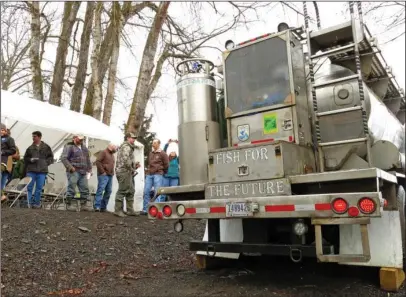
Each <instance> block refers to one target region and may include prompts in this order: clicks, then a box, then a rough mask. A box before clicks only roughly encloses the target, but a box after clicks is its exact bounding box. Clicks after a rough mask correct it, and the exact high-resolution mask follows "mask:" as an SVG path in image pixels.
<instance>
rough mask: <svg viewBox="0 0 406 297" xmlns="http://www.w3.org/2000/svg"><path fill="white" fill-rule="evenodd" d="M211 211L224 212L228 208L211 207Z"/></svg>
mask: <svg viewBox="0 0 406 297" xmlns="http://www.w3.org/2000/svg"><path fill="white" fill-rule="evenodd" d="M210 212H211V213H222V212H226V208H225V207H224V206H218V207H210Z"/></svg>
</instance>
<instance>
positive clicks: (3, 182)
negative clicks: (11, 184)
mask: <svg viewBox="0 0 406 297" xmlns="http://www.w3.org/2000/svg"><path fill="white" fill-rule="evenodd" d="M9 176H10V173H8V172H7V171H3V172H2V173H1V189H0V190H3V189H4V187H5V186H6V185H7V182H8V178H9Z"/></svg>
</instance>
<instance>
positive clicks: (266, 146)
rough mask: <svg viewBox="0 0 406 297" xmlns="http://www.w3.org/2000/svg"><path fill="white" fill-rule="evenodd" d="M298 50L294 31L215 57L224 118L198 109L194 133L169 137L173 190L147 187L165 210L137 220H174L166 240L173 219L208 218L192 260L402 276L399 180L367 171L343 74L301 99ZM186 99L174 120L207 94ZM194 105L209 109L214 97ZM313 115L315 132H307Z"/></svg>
mask: <svg viewBox="0 0 406 297" xmlns="http://www.w3.org/2000/svg"><path fill="white" fill-rule="evenodd" d="M347 25H348V24H347ZM348 26H350V28H351V26H353V23H350V24H349V25H348ZM347 29H348V28H347ZM326 30H327V29H326ZM334 30H336V29H334V28H333V29H331V30H330V31H328V30H327V31H325V32H324V33H323V34H325V35H326V36H327V35H328V34H330V35H331V34H333V35H334V34H336V33H335V31H334ZM340 30H341V29H340ZM350 32H351V31H350ZM320 34H321V33H320ZM299 35H300V34H299ZM330 35H328V36H327V37H329V38H330V37H331V36H330ZM317 36H318V37H320V36H321V35H317ZM334 36H335V35H334ZM327 37H326V38H327ZM327 39H328V38H327ZM330 39H331V38H330ZM301 41H303V39H301V38H300V37H298V31H297V30H285V31H283V32H278V33H275V34H267V35H263V36H260V37H259V38H257V39H253V40H250V41H249V42H248V43H242V44H239V45H237V46H235V47H234V48H232V49H228V50H227V51H225V52H224V54H223V60H224V63H223V69H224V86H225V99H226V100H225V103H224V104H225V106H224V107H223V108H222V109H224V114H217V116H209V114H210V113H208V112H206V110H212V109H207V108H203V107H202V108H200V109H199V110H203V111H204V115H205V116H202V115H201V117H200V118H199V117H198V116H196V114H199V110H197V109H193V110H189V112H190V113H191V114H194V119H195V123H193V124H191V123H184V122H181V123H180V128H179V131H180V132H179V134H180V135H183V137H180V140H181V142H182V143H183V145H184V147H183V149H182V147H180V151H179V153H180V162H181V164H180V165H181V175H182V172H184V173H183V177H182V176H181V186H179V187H172V188H161V189H158V193H157V195H166V197H167V198H168V200H167V202H162V203H155V202H154V201H152V202H151V203H150V205H149V209H148V216H149V218H150V219H161V220H171V221H174V223H175V224H174V228H175V230H176V231H177V232H181V231H182V230H183V224H182V222H183V221H184V220H188V219H205V220H207V225H206V233H205V235H204V238H203V240H201V241H192V242H191V243H190V249H191V250H192V251H197V252H198V253H197V254H198V259H200V260H201V259H206V260H207V259H208V257H210V259H211V258H216V257H223V258H234V259H236V258H238V257H239V255H240V254H247V255H264V254H267V255H277V256H282V255H284V256H289V257H290V258H291V259H292V261H295V262H298V261H300V260H301V259H302V257H315V258H317V259H318V260H319V261H321V262H336V263H339V264H348V265H364V266H376V267H391V268H394V269H401V268H402V267H403V263H404V262H403V256H404V253H403V250H402V249H404V247H405V244H404V241H405V235H404V233H405V219H404V217H405V202H404V200H405V197H404V190H403V188H402V187H400V186H399V183H400V182H402V183H404V175H403V174H401V173H399V172H395V171H393V172H389V171H388V170H386V171H385V170H382V169H380V168H378V166H376V165H374V164H377V163H373V162H372V161H371V158H370V157H369V156H370V153H371V150H370V147H369V146H370V138H369V135H368V134H369V133H371V132H370V131H368V130H366V129H365V126H364V124H365V117H368V116H369V114H370V113H371V112H372V111H367V112H366V113H364V111H363V109H362V104H364V103H363V100H366V99H365V98H362V97H361V96H360V93H361V92H360V90H359V83H358V82H357V78H356V77H355V76H354V75H352V76H351V75H350V76H348V77H346V78H345V79H344V78H342V77H341V78H340V75H341V76H342V75H346V73H348V71H349V72H350V73H351V71H350V70H348V69H346V68H344V67H342V66H337V65H333V66H334V67H336V68H334V67H333V66H332V67H330V68H327V70H328V71H330V72H327V74H324V76H322V77H321V79H320V80H319V83H318V89H317V94H318V96H319V97H318V98H316V97H315V95H314V96H313V94H310V93H311V92H310V88H309V86H308V81H307V74H306V73H307V70H306V67H305V63H306V61H307V60H306V58H305V54H304V52H303V46H302V43H301ZM182 63H186V62H182ZM337 67H338V68H337ZM205 68H206V69H208V68H209V67H205ZM337 69H338V70H337ZM207 74H208V71H206V72H205V73H204V74H203V76H204V75H207ZM181 75H184V76H188V75H189V74H187V75H186V74H185V73H181ZM193 75H195V74H193ZM337 76H338V78H337ZM326 78H328V79H330V81H328V82H326ZM331 78H334V79H331ZM323 79H324V81H323ZM180 81H182V78H180ZM191 84H192V83H190V84H189V85H188V87H190V86H191ZM201 84H202V88H207V85H210V84H209V83H207V82H206V83H205V82H204V81H202V82H201ZM204 84H206V86H203V85H204ZM184 85H185V84H183V86H184ZM212 85H214V84H212ZM193 87H194V88H198V87H197V86H196V85H195V86H193ZM313 88H314V87H313ZM188 94H191V92H190V91H188V90H181V89H180V91H178V97H179V102H180V103H179V110H180V112H185V104H186V105H187V102H188V101H192V100H197V99H196V98H198V96H203V95H202V94H207V92H206V91H204V92H203V91H202V92H195V93H194V94H195V96H196V97H194V99H192V98H191V97H190V96H189V95H188ZM213 94H214V93H213ZM367 95H368V93H366V94H363V96H367ZM315 98H316V100H317V102H314V100H315ZM368 98H369V97H368ZM368 98H367V99H368ZM198 99H199V100H197V101H199V102H205V101H206V102H211V103H210V106H215V104H213V101H214V99H213V98H209V99H207V100H206V99H205V98H198ZM312 99H313V100H312ZM368 100H369V99H368ZM219 102H223V101H221V100H219ZM317 103H318V104H319V105H320V106H321V109H322V110H321V111H318V110H317ZM312 105H313V110H312V108H311V107H312ZM189 106H192V105H189ZM314 106H316V108H315V107H314ZM315 113H317V116H319V117H323V119H322V120H323V122H322V120H320V122H318V121H316V122H315V120H314V118H315ZM212 114H216V112H214V111H213V113H212ZM190 118H191V117H190ZM198 118H199V119H198ZM210 121H212V122H213V123H212V122H210ZM321 122H322V123H323V125H322V126H320V123H321ZM218 123H224V125H225V128H226V129H225V130H226V132H227V133H226V135H225V136H224V137H225V138H226V139H221V138H220V136H221V135H224V133H218V132H213V131H215V130H216V129H223V128H224V127H220V126H219V125H218ZM199 125H200V126H201V127H199V128H196V129H194V128H193V127H198V126H199ZM375 126H376V125H375ZM204 127H206V128H204ZM186 130H187V131H188V133H186V132H185V131H186ZM221 131H223V130H221ZM396 131H397V130H396ZM403 132H404V128H403ZM363 133H365V135H364V134H363ZM372 134H373V133H372ZM322 137H323V138H324V139H328V141H325V142H321V141H320V138H322ZM375 137H376V134H375ZM316 139H317V141H316ZM224 140H226V141H224ZM223 143H226V144H227V145H222V144H223ZM381 144H382V143H381ZM384 145H387V143H386V144H384ZM195 147H196V150H194V149H195ZM391 148H392V146H391ZM182 150H183V151H182ZM394 151H395V153H397V154H399V150H397V148H396V147H395V149H394ZM197 152H198V153H197ZM205 152H206V153H205ZM321 152H322V153H321ZM403 154H404V152H403ZM184 156H187V157H184ZM378 157H379V161H382V160H384V161H387V160H389V159H390V158H386V156H385V155H382V154H381V155H378ZM391 157H393V156H391ZM396 158H397V155H396V156H395V158H392V159H391V160H395V161H396ZM391 162H392V161H391ZM383 163H388V162H381V164H383ZM371 164H372V165H371ZM394 166H395V167H396V165H395V164H394ZM182 168H183V171H182ZM185 168H187V170H186V169H185ZM384 169H387V168H384ZM186 172H187V174H185V173H186ZM182 178H183V181H182ZM206 260H204V261H206ZM204 261H203V262H204ZM205 263H206V262H205Z"/></svg>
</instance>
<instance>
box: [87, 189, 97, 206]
mask: <svg viewBox="0 0 406 297" xmlns="http://www.w3.org/2000/svg"><path fill="white" fill-rule="evenodd" d="M95 199H96V188H95V187H94V186H89V201H88V202H87V203H88V204H89V203H90V205H89V206H92V207H94V200H95Z"/></svg>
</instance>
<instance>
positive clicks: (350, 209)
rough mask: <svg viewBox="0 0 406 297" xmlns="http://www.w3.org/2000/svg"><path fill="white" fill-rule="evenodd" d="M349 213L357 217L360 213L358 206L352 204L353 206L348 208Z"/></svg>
mask: <svg viewBox="0 0 406 297" xmlns="http://www.w3.org/2000/svg"><path fill="white" fill-rule="evenodd" d="M348 215H349V216H350V217H357V216H358V215H359V210H358V208H356V207H355V206H351V207H350V208H349V209H348Z"/></svg>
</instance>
